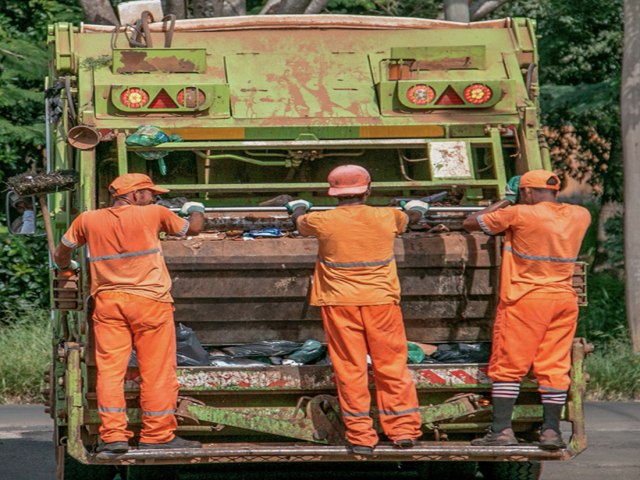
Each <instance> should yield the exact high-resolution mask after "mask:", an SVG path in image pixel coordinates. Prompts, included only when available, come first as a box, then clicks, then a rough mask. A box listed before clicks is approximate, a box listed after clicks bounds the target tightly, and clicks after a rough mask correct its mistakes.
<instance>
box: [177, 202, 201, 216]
mask: <svg viewBox="0 0 640 480" xmlns="http://www.w3.org/2000/svg"><path fill="white" fill-rule="evenodd" d="M193 212H200V213H204V205H203V204H201V203H200V202H187V203H185V204H184V205H182V208H181V209H180V214H181V215H182V216H185V217H186V216H187V215H191V214H192V213H193Z"/></svg>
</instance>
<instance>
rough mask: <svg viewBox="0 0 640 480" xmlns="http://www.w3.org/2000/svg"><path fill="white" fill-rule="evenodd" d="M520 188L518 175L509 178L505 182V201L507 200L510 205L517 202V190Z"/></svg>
mask: <svg viewBox="0 0 640 480" xmlns="http://www.w3.org/2000/svg"><path fill="white" fill-rule="evenodd" d="M519 187H520V175H516V176H515V177H511V178H510V179H509V181H508V182H507V188H506V189H505V191H504V198H505V200H509V201H510V202H511V203H516V202H517V201H518V189H519Z"/></svg>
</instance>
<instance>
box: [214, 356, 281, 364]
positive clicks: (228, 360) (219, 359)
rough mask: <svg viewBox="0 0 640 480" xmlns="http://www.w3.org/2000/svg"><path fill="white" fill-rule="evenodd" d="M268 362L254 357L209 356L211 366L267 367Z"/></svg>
mask: <svg viewBox="0 0 640 480" xmlns="http://www.w3.org/2000/svg"><path fill="white" fill-rule="evenodd" d="M269 365H271V363H269V362H263V361H260V360H257V359H255V358H243V357H232V356H230V355H221V356H211V357H210V358H209V366H211V367H268V366H269Z"/></svg>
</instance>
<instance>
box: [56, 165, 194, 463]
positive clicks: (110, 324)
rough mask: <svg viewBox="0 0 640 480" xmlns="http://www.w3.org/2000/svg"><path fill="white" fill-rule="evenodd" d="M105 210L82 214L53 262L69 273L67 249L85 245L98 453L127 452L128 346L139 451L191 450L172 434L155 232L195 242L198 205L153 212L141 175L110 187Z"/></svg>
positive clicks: (166, 299)
mask: <svg viewBox="0 0 640 480" xmlns="http://www.w3.org/2000/svg"><path fill="white" fill-rule="evenodd" d="M109 192H110V193H111V195H112V197H113V199H114V202H113V205H112V206H111V207H110V208H104V209H99V210H93V211H90V212H84V213H81V214H80V215H79V216H78V217H77V218H76V219H75V220H74V221H73V223H72V224H71V227H70V228H69V230H67V232H66V233H65V234H64V235H63V237H62V239H61V243H60V245H59V246H58V248H57V249H56V252H55V255H54V260H55V263H56V265H55V266H56V268H58V269H59V270H61V271H65V270H75V269H77V268H78V264H77V262H75V261H74V260H71V252H72V251H73V249H75V248H78V247H80V246H82V245H87V246H88V249H87V253H88V255H89V257H88V259H87V260H88V262H89V266H90V271H91V295H92V296H93V299H94V301H95V310H94V312H93V332H94V337H95V344H96V349H95V350H96V365H97V369H98V377H97V394H98V412H99V415H100V420H101V423H102V424H101V425H100V429H99V433H100V440H101V441H100V444H99V445H98V448H97V450H96V451H97V452H99V453H100V452H104V453H103V455H109V454H121V453H125V452H127V450H128V448H129V445H128V439H129V438H131V437H132V436H133V433H132V432H131V431H130V430H128V429H127V417H126V403H125V397H124V378H125V373H126V370H127V364H128V362H129V357H130V355H131V349H132V343H133V345H134V346H135V349H136V355H137V359H138V364H139V368H140V377H141V379H142V383H141V385H140V404H141V409H142V429H141V431H140V442H139V448H142V449H157V448H195V447H200V446H201V445H200V443H199V442H195V441H190V440H185V439H182V438H180V437H176V436H175V435H174V430H175V429H176V419H175V416H174V412H175V410H176V402H177V394H178V381H177V378H176V338H175V326H174V323H173V310H174V309H173V299H172V298H171V295H170V293H169V290H170V288H171V279H170V277H169V273H168V271H167V267H166V265H165V263H164V260H163V258H162V249H161V247H160V239H159V237H158V235H159V233H160V232H166V233H169V234H172V235H178V236H183V235H197V234H198V233H200V231H201V230H202V227H203V224H204V207H203V205H202V204H201V203H196V202H187V203H185V204H184V206H183V207H182V213H183V214H185V215H188V219H183V218H180V217H179V216H178V215H176V214H174V213H172V212H171V211H170V210H168V209H167V208H165V207H162V206H160V205H153V203H154V201H155V196H156V195H157V194H161V193H166V192H168V190H165V189H162V188H158V187H157V186H156V185H154V183H153V182H152V181H151V179H150V178H149V177H148V176H146V175H143V174H140V173H128V174H126V175H122V176H120V177H118V178H116V179H115V180H114V181H113V182H112V183H111V185H109Z"/></svg>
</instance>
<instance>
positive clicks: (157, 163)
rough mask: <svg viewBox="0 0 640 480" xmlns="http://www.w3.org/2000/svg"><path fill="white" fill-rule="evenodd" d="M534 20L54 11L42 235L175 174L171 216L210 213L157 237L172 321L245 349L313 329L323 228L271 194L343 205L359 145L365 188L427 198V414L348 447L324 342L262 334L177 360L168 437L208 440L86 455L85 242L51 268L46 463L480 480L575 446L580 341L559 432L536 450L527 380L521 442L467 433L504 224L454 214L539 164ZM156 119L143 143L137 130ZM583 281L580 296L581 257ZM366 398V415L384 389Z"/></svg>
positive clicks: (407, 238)
mask: <svg viewBox="0 0 640 480" xmlns="http://www.w3.org/2000/svg"><path fill="white" fill-rule="evenodd" d="M534 28H535V25H534V22H533V21H532V20H529V19H525V18H505V19H500V20H490V21H484V22H477V23H470V24H461V23H453V22H445V21H438V20H426V19H415V18H391V17H367V16H341V15H301V16H295V15H294V16H277V15H274V16H272V15H267V16H243V17H225V18H207V19H188V20H178V21H175V19H174V18H172V17H171V16H168V17H165V18H162V19H159V18H153V16H152V15H151V14H149V13H143V14H142V16H141V17H140V19H139V20H138V21H136V22H135V23H134V24H130V25H127V26H124V27H111V26H102V25H88V24H82V25H80V26H76V25H72V24H69V23H56V24H54V25H51V26H49V30H48V49H49V54H50V56H49V74H48V78H47V79H46V82H47V85H46V92H47V93H46V114H47V155H48V168H49V170H51V171H54V170H74V171H76V172H77V173H78V175H79V179H80V180H79V183H78V186H77V188H75V189H74V190H73V191H65V192H58V193H54V194H49V195H48V204H49V210H50V211H51V219H52V223H53V233H54V236H55V237H56V241H57V240H59V237H60V236H61V235H62V234H63V233H64V231H65V230H66V229H67V228H68V226H69V225H70V223H71V222H72V221H73V219H74V217H75V216H76V215H77V214H78V213H79V212H83V211H87V210H93V209H99V208H105V207H109V206H110V203H111V200H112V199H111V198H110V195H109V192H108V191H107V186H108V185H109V183H110V182H111V181H112V180H113V179H114V178H115V177H116V176H118V175H122V174H125V173H128V172H139V173H145V174H147V175H149V176H150V177H152V179H153V180H154V182H155V183H156V184H158V185H159V186H161V187H163V188H168V189H170V193H169V194H167V195H164V196H162V198H161V200H160V201H161V202H162V203H163V204H164V205H165V206H166V207H167V208H170V209H173V210H174V211H178V210H179V207H180V205H181V202H184V201H187V200H191V201H198V202H202V203H203V204H204V205H205V207H206V213H205V216H206V226H205V231H204V232H203V233H202V234H201V235H199V236H196V237H192V238H176V237H171V236H170V235H167V236H165V237H164V238H163V239H162V250H163V255H164V259H165V261H166V264H167V267H168V269H169V272H170V275H171V279H172V282H173V287H172V290H171V294H172V296H173V298H174V301H175V321H176V325H177V326H181V327H184V328H185V329H186V331H187V332H189V334H190V335H191V337H192V339H195V340H196V341H197V343H198V345H199V346H201V347H202V348H203V349H204V350H206V351H207V353H208V355H209V356H210V358H212V359H214V358H216V352H220V351H226V352H227V353H228V352H230V351H234V349H235V350H236V351H237V349H238V348H240V350H242V348H241V347H250V346H251V345H256V344H257V345H262V346H264V345H271V346H273V345H277V344H278V342H285V343H286V342H289V343H294V344H297V345H302V344H304V342H307V341H310V340H315V341H316V342H317V343H318V344H320V345H322V346H324V345H325V337H324V333H323V330H322V323H321V319H320V314H319V310H318V308H317V307H313V306H310V305H309V303H308V295H309V289H310V284H311V279H312V273H313V268H314V263H315V260H316V254H317V241H316V239H315V238H305V237H301V236H299V235H297V232H295V228H294V226H293V224H292V223H291V221H290V218H289V216H288V215H287V213H286V211H285V209H284V208H282V207H281V206H279V205H274V202H272V201H270V200H272V199H273V198H274V197H278V196H281V195H289V196H291V197H293V198H304V199H307V200H309V201H311V202H312V203H313V205H314V209H316V210H322V209H330V208H334V207H335V202H334V200H332V199H331V198H330V197H329V196H328V195H327V183H326V178H327V174H328V172H330V171H331V170H332V169H333V168H334V167H336V166H337V165H341V164H345V163H349V164H356V165H361V166H363V167H365V168H367V169H368V170H369V171H370V172H371V176H372V195H371V197H370V199H369V203H370V204H371V205H373V206H381V207H382V206H388V205H398V204H399V202H401V201H402V200H403V199H404V200H406V199H412V198H424V197H429V196H433V195H434V194H435V195H436V197H435V198H437V201H433V202H432V208H431V209H430V211H429V212H428V214H427V216H426V218H425V220H424V222H423V223H420V224H418V225H415V226H413V227H412V228H411V229H410V230H409V231H407V232H405V233H403V234H402V235H400V236H399V237H398V238H397V239H396V240H395V255H396V259H397V265H398V273H399V277H400V280H401V287H402V301H401V307H402V311H403V314H404V319H405V325H406V331H407V337H408V340H409V342H411V344H413V346H414V347H415V346H416V345H417V346H418V347H419V348H420V350H421V352H422V354H423V355H422V356H421V357H420V358H417V359H416V358H415V356H414V357H413V358H409V359H408V363H409V369H410V371H411V375H412V377H413V380H414V381H415V385H416V388H417V391H418V396H419V401H420V407H419V408H420V414H421V418H422V422H423V425H422V430H423V436H422V438H421V439H420V441H419V442H418V444H417V445H416V446H415V448H412V449H407V450H401V449H397V448H393V445H392V444H391V442H389V441H386V440H385V439H384V437H383V438H382V441H381V443H380V445H378V446H377V447H376V449H375V455H373V456H371V457H367V458H363V457H359V456H356V455H354V454H352V453H351V451H350V450H349V448H348V446H347V445H346V443H345V440H344V427H343V425H342V422H341V420H340V419H341V416H340V409H339V405H338V403H337V400H336V399H337V397H336V395H337V393H336V386H335V381H334V377H333V373H332V368H331V365H330V362H328V361H327V360H326V357H322V358H319V359H316V360H315V361H313V362H306V363H305V362H295V361H288V362H287V361H284V360H282V358H280V360H278V359H276V358H271V359H269V358H268V357H266V356H265V355H262V356H260V352H258V353H255V352H254V353H253V355H254V356H253V357H252V356H251V354H249V355H248V357H249V360H251V361H249V362H243V361H236V360H238V356H237V355H236V356H234V355H227V356H226V357H224V356H223V358H227V359H228V358H230V360H229V361H227V362H226V363H225V362H215V361H214V362H209V363H207V361H205V362H201V363H199V364H198V363H197V364H189V363H188V362H187V363H186V364H179V367H178V379H179V384H180V398H179V405H178V410H177V412H176V416H177V418H178V421H179V424H178V430H177V434H179V435H181V436H183V437H186V438H192V439H198V440H200V441H202V442H203V444H204V446H203V448H202V449H197V450H196V449H182V450H138V449H136V448H135V447H133V448H131V449H130V451H129V452H128V453H126V454H123V455H119V456H115V457H112V458H110V459H106V460H105V459H100V458H99V456H98V455H96V453H95V446H96V445H97V441H98V427H99V417H98V411H97V406H96V366H95V358H94V341H93V337H92V336H93V333H92V320H91V315H92V300H91V298H90V295H89V282H90V278H89V271H88V268H87V260H86V257H87V252H86V251H84V250H79V251H78V256H77V260H78V261H79V262H80V264H81V268H80V270H79V271H78V272H77V273H76V274H74V275H71V276H64V277H63V276H60V275H58V274H57V273H56V272H55V271H54V270H52V274H51V281H52V289H51V292H52V293H51V301H52V334H53V335H52V339H53V340H52V356H51V362H52V363H51V369H50V371H49V372H48V374H47V376H48V385H49V387H48V389H47V391H48V393H47V397H48V403H47V408H48V411H49V412H50V414H51V417H52V418H53V420H54V422H55V432H54V444H55V448H56V458H57V464H58V477H57V478H58V479H59V480H70V479H77V478H92V479H103V478H104V479H111V478H113V476H114V475H115V474H116V472H119V474H120V477H121V478H123V479H125V478H126V479H131V478H153V479H158V478H182V477H180V475H181V472H187V471H189V469H196V470H198V469H200V470H198V471H208V470H207V469H211V471H215V470H216V468H219V467H220V466H221V465H223V464H230V463H233V464H238V467H242V464H247V465H248V464H258V463H264V464H267V465H269V468H278V467H277V465H278V463H279V462H280V463H281V462H288V463H291V462H298V463H299V464H302V463H309V464H311V463H314V462H323V465H327V462H328V464H329V467H326V466H325V467H324V468H334V467H335V468H341V467H342V466H345V465H347V464H349V462H394V463H396V464H399V465H403V466H404V467H405V468H414V469H417V470H418V472H419V473H420V475H422V476H425V477H426V476H427V475H429V474H431V475H437V476H438V477H439V478H464V472H466V474H468V475H470V476H469V478H473V474H474V473H475V472H476V471H477V470H478V469H479V470H480V471H481V472H483V474H484V477H485V478H494V479H504V480H507V479H513V478H519V479H537V478H539V476H540V471H541V462H543V461H561V460H569V459H571V458H572V457H574V456H575V455H577V454H578V453H580V452H581V451H582V450H584V449H585V448H586V445H587V440H586V436H585V428H584V415H583V400H584V395H585V382H586V374H585V371H584V358H585V355H586V354H587V353H588V352H589V345H588V344H586V342H585V341H584V340H583V339H576V340H575V342H574V345H573V349H572V352H571V353H572V369H571V379H572V383H571V388H570V391H569V399H568V402H567V405H566V408H565V409H564V413H563V420H564V421H566V422H568V423H565V425H566V426H568V427H570V428H571V433H570V442H569V445H568V447H567V448H566V449H562V450H558V451H545V450H542V449H540V448H538V447H537V446H536V445H535V441H536V440H537V430H538V429H539V427H540V425H541V422H542V406H541V403H540V398H539V394H538V393H537V391H536V383H535V381H534V380H533V379H532V378H527V379H525V381H524V383H523V388H522V392H521V394H520V397H519V399H518V402H517V405H516V407H515V411H514V415H513V424H514V429H515V431H516V434H517V436H518V438H519V439H520V444H519V445H517V446H509V447H478V446H472V445H471V444H470V441H471V440H472V439H474V438H477V437H479V436H482V435H483V434H484V433H485V432H486V429H487V428H488V426H489V425H490V422H491V404H490V390H491V384H490V380H489V378H488V377H487V357H486V356H485V357H483V358H480V357H477V356H474V354H475V353H477V352H478V351H488V349H489V348H490V347H489V346H490V342H491V328H492V323H493V320H494V314H495V308H496V304H497V291H498V277H499V276H498V273H499V269H500V251H501V238H500V237H495V238H494V237H488V236H486V235H484V234H482V233H467V232H465V231H464V230H463V229H462V228H461V224H462V221H463V220H464V218H465V216H467V215H469V214H470V212H474V211H477V210H479V209H480V208H482V207H483V206H486V205H489V204H490V203H491V202H493V201H496V200H498V199H500V198H502V196H503V195H504V189H505V184H506V181H507V179H508V178H509V177H510V176H511V175H515V174H522V173H524V172H526V171H528V170H531V169H539V168H545V169H550V161H549V152H548V148H547V146H546V144H545V141H544V138H543V136H542V133H541V125H540V116H539V101H538V100H539V88H538V80H537V66H538V55H537V50H536V36H535V32H534ZM150 131H151V132H153V135H147V137H145V138H147V139H148V140H149V141H148V142H146V143H145V142H134V141H132V138H136V137H141V136H142V137H144V133H145V132H150ZM443 192H444V193H443ZM432 198H433V197H432ZM276 203H277V202H276ZM261 204H262V205H261ZM574 288H575V289H576V291H577V293H578V297H579V299H580V301H581V302H583V303H584V302H585V301H586V296H585V295H586V283H585V267H584V265H582V264H578V265H577V266H576V272H575V276H574ZM230 349H231V350H230ZM410 351H412V350H411V349H410ZM442 351H448V352H449V353H451V352H454V353H455V352H457V354H454V355H444V356H440V357H439V358H440V359H441V360H440V361H438V360H437V358H438V355H435V354H434V353H433V352H436V353H437V352H442ZM465 352H466V353H465ZM474 352H475V353H474ZM187 357H188V355H187ZM257 357H260V358H257ZM422 357H424V359H423V358H422ZM246 359H247V358H245V360H246ZM285 359H286V358H285ZM371 375H372V374H371V373H370V378H369V380H370V383H371V388H373V384H374V383H373V378H372V376H371ZM139 383H140V378H139V374H138V371H137V368H136V366H135V362H133V361H132V363H131V365H130V367H129V369H128V372H127V376H126V381H125V393H126V399H127V416H128V421H129V424H130V426H131V428H132V429H134V431H135V430H136V429H139V427H140V418H141V411H140V406H139V399H138V396H139ZM372 416H373V417H374V421H375V423H376V428H379V427H378V422H377V412H376V410H375V405H374V406H373V407H372ZM351 465H352V466H353V464H351ZM447 475H448V476H447ZM189 478H191V477H189Z"/></svg>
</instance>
